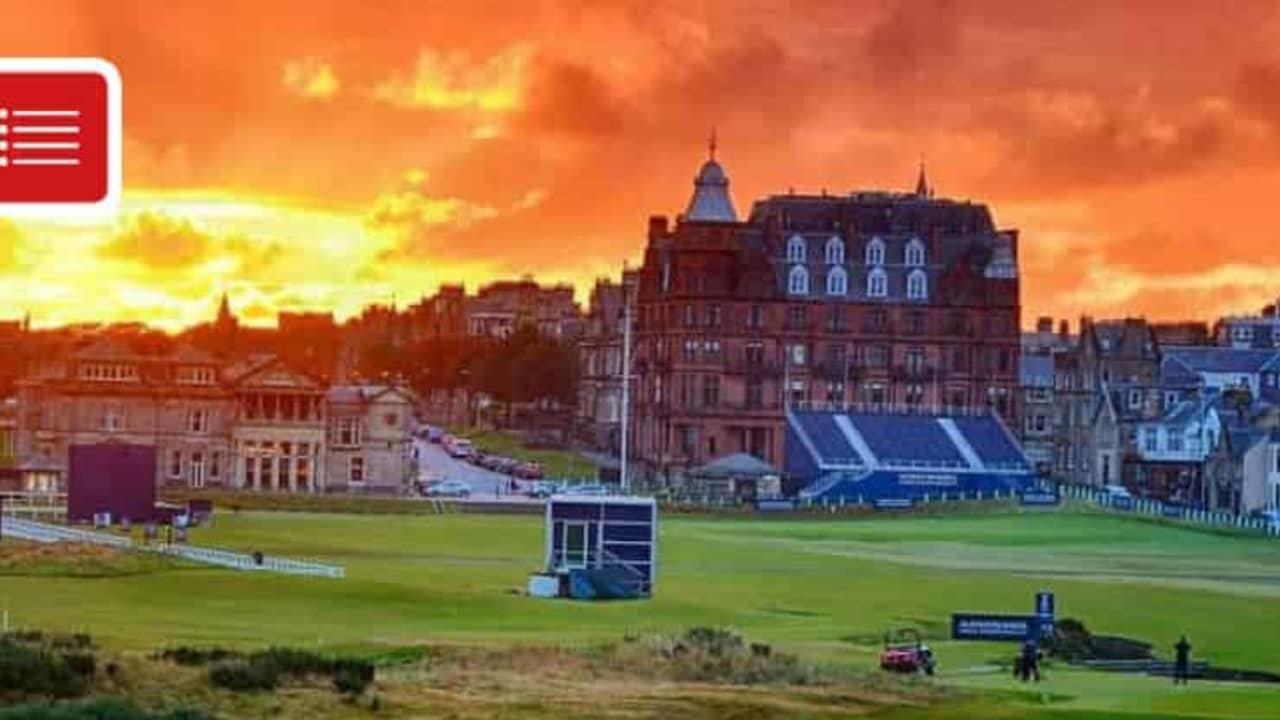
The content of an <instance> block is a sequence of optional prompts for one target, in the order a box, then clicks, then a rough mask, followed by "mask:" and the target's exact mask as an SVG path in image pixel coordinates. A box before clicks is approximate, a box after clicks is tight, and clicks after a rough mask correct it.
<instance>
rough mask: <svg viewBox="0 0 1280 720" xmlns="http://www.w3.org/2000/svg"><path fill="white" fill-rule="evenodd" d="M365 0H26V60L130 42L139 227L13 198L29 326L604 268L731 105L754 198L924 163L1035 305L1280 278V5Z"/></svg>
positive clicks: (1227, 303)
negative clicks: (972, 210) (1277, 216)
mask: <svg viewBox="0 0 1280 720" xmlns="http://www.w3.org/2000/svg"><path fill="white" fill-rule="evenodd" d="M364 4H365V5H374V6H376V7H377V9H368V8H363V9H362V8H360V7H359V6H358V4H357V3H355V2H350V3H342V4H337V3H334V4H328V5H326V4H325V3H322V2H317V1H316V0H312V1H310V2H299V3H286V2H264V3H258V2H230V1H224V2H217V3H187V2H183V3H176V2H135V3H127V2H95V1H93V0H85V1H84V2H59V1H57V0H42V1H40V2H29V3H9V2H4V1H3V0H0V17H2V18H4V22H3V23H0V52H3V53H4V54H6V55H15V56H16V55H99V56H102V57H106V58H109V59H110V60H112V61H114V62H115V63H116V65H117V66H118V67H119V69H120V71H121V74H122V76H123V79H124V92H125V127H124V130H125V135H126V138H127V142H126V147H125V188H126V191H125V199H124V202H123V204H122V207H121V210H120V213H119V214H118V215H117V216H116V217H115V218H111V219H108V220H103V221H98V222H89V223H85V222H80V223H77V224H70V223H54V222H36V221H29V220H23V221H14V222H9V221H5V220H3V219H0V315H5V316H10V317H16V316H19V315H21V314H23V313H24V312H28V311H29V312H30V313H31V315H32V318H33V320H34V321H35V322H36V323H37V324H51V323H55V322H64V321H73V320H88V319H141V320H147V321H149V322H154V323H156V324H160V325H163V326H165V327H171V328H172V327H178V326H181V325H185V324H188V323H191V322H195V321H198V320H201V319H204V318H207V317H208V316H210V315H211V313H212V312H213V308H214V302H215V300H214V299H215V297H216V295H217V294H218V293H220V292H221V291H222V290H223V289H227V290H229V291H230V292H231V294H232V298H233V301H234V303H235V304H236V306H237V307H238V309H239V310H240V311H241V312H243V313H244V314H246V315H247V316H248V318H249V319H250V321H253V322H266V321H269V320H270V319H271V318H272V317H273V315H274V312H275V310H276V309H278V308H332V309H334V310H336V311H337V312H338V314H339V315H340V316H346V315H349V314H351V313H353V312H356V311H358V309H359V307H360V306H362V305H364V304H366V303H368V302H373V301H386V300H388V299H390V298H391V297H393V296H394V297H396V298H398V299H399V300H400V301H402V302H405V301H410V300H412V299H416V298H417V297H418V296H419V295H421V294H422V293H424V292H430V291H431V290H432V289H433V288H434V287H435V285H436V284H438V283H440V282H442V281H450V280H465V281H467V282H468V283H469V284H470V285H474V284H475V283H477V282H479V281H483V280H485V279H488V278H493V277H498V276H506V275H515V274H521V273H525V272H532V273H536V274H537V275H538V276H539V277H542V278H545V279H547V280H569V281H573V282H576V283H578V284H579V286H580V288H585V287H586V286H587V285H588V284H589V283H590V282H591V281H592V279H594V278H595V277H596V276H597V275H600V274H604V273H609V274H613V273H616V271H617V270H618V268H619V267H620V265H621V263H622V261H623V260H625V259H630V260H632V261H635V260H637V259H638V258H639V256H640V252H641V250H642V248H643V244H644V231H645V227H646V218H647V216H648V215H649V214H651V213H669V214H673V213H675V212H678V211H679V210H681V209H683V206H684V203H685V202H686V200H687V197H688V194H689V191H690V183H691V179H692V176H693V174H694V172H695V171H696V169H697V166H698V164H699V163H700V162H701V160H702V157H703V153H704V143H705V140H704V138H705V137H706V135H707V132H708V129H709V127H710V126H711V125H713V124H714V125H716V126H717V127H718V130H719V136H720V148H721V150H720V157H721V159H722V160H723V161H724V164H725V166H726V168H727V170H728V171H729V173H730V176H731V178H732V182H733V185H732V191H733V194H734V198H735V201H736V203H737V206H738V208H739V210H740V212H745V211H746V210H747V209H748V208H749V206H750V201H751V200H752V199H753V198H755V197H758V196H760V195H763V194H766V193H769V192H781V191H785V190H786V189H787V188H788V187H795V188H796V189H797V190H818V189H820V188H826V189H828V190H830V191H832V192H839V191H845V190H849V189H853V188H863V187H890V188H901V189H906V188H907V187H909V186H910V185H911V183H912V181H913V179H914V172H915V164H916V162H917V159H918V158H919V157H920V155H921V154H923V155H924V156H925V157H926V158H927V159H928V164H929V172H930V176H931V180H932V181H933V183H934V184H935V185H936V187H937V189H938V192H939V194H942V195H947V196H952V197H969V198H973V199H978V200H983V201H986V202H988V203H989V204H990V205H991V207H992V209H993V211H994V213H995V215H996V218H997V221H998V223H999V224H1000V225H1002V226H1006V227H1018V228H1020V229H1021V231H1022V246H1021V252H1022V267H1023V275H1024V284H1023V303H1024V306H1025V308H1026V310H1025V313H1024V321H1025V322H1026V323H1028V324H1029V323H1031V322H1032V321H1033V320H1032V319H1033V318H1034V316H1035V315H1037V314H1042V313H1051V314H1054V315H1059V316H1061V315H1067V316H1071V317H1073V318H1074V317H1076V316H1077V315H1079V314H1080V313H1082V312H1090V313H1093V314H1095V315H1099V316H1108V315H1117V314H1124V313H1146V314H1149V315H1151V316H1154V317H1159V318H1180V317H1196V318H1211V317H1213V316H1215V315H1217V314H1219V313H1222V312H1246V311H1248V312H1253V311H1256V310H1257V309H1258V308H1259V307H1260V306H1261V305H1262V304H1264V303H1265V302H1267V301H1269V300H1271V299H1274V297H1275V296H1276V295H1277V294H1280V253H1277V252H1276V248H1277V247H1278V243H1277V241H1276V232H1277V231H1276V227H1275V225H1276V223H1275V221H1274V220H1273V216H1272V214H1271V213H1272V210H1273V208H1274V207H1275V206H1276V204H1277V203H1276V200H1275V197H1274V196H1275V194H1276V191H1277V190H1278V189H1280V162H1278V161H1280V12H1278V11H1277V10H1276V9H1275V7H1274V3H1271V2H1257V3H1247V2H1233V3H1230V4H1229V6H1224V5H1222V4H1220V3H1202V2H1173V1H1172V0H1165V1H1161V2H1147V1H1145V0H1139V1H1135V2H1125V3H1114V2H1096V3H1085V2H1074V1H1073V2H1067V1H1065V0H1064V1H1059V2H1039V3H1027V2H1024V1H1023V0H983V1H980V2H979V1H974V2H962V1H960V0H955V1H951V2H949V1H947V0H903V1H902V2H859V1H855V0H846V1H845V2H838V3H832V2H788V3H779V2H775V1H772V0H769V1H763V2H757V1H755V0H733V1H732V2H730V1H723V2H721V1H711V0H703V1H701V2H699V1H698V0H683V1H672V2H666V1H665V0H657V1H654V0H643V1H642V0H636V1H634V2H632V1H620V2H607V1H601V2H590V3H585V2H576V1H574V0H565V1H563V2H550V1H548V2H538V1H536V0H531V1H526V2H521V3H510V2H491V3H490V2H465V3H464V2H457V3H450V2H417V1H415V2H405V3H394V2H377V3H364ZM259 5H265V6H268V9H265V10H264V9H261V8H260V7H259ZM1179 6H1181V7H1179Z"/></svg>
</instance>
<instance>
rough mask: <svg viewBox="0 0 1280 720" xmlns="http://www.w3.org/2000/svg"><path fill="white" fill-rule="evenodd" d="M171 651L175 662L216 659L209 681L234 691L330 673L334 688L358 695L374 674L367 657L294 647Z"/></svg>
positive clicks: (258, 689) (257, 689) (272, 686)
mask: <svg viewBox="0 0 1280 720" xmlns="http://www.w3.org/2000/svg"><path fill="white" fill-rule="evenodd" d="M172 655H173V660H174V662H182V660H179V659H178V658H179V657H181V658H182V659H184V660H186V661H187V662H188V663H190V664H201V662H199V661H203V662H205V663H207V662H210V661H212V662H214V665H213V667H211V668H210V669H209V682H210V683H212V684H213V685H214V686H216V687H221V688H225V689H227V690H232V691H235V692H265V691H269V690H274V689H276V688H277V687H279V685H280V683H281V681H282V680H284V679H286V678H292V679H295V680H305V679H307V678H312V677H325V676H328V677H329V679H330V681H331V682H332V684H333V687H334V690H336V691H337V692H340V693H343V694H344V695H350V696H358V695H361V694H363V693H364V691H365V690H366V689H368V687H369V686H370V685H372V684H373V680H374V676H375V670H374V666H373V663H372V662H370V661H368V660H364V659H361V658H350V657H339V658H330V657H325V656H323V655H318V654H316V653H313V652H310V651H307V650H298V649H295V648H282V647H272V648H267V649H266V650H261V651H258V652H255V653H252V654H250V655H248V656H241V655H238V654H234V653H230V652H229V651H226V652H221V653H219V652H215V651H203V650H196V649H192V648H185V649H182V648H175V649H174V651H173V653H172ZM215 658H216V659H215Z"/></svg>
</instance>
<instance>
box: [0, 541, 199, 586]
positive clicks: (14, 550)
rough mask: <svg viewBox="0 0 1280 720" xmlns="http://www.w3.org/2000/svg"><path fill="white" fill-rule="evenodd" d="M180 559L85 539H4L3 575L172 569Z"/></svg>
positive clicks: (105, 573) (0, 545)
mask: <svg viewBox="0 0 1280 720" xmlns="http://www.w3.org/2000/svg"><path fill="white" fill-rule="evenodd" d="M178 564H179V563H177V561H175V560H173V559H172V558H168V557H165V556H163V555H156V554H152V553H137V552H126V551H122V550H119V549H116V548H108V547H103V546H101V545H88V544H84V543H70V542H63V543H34V542H18V541H13V540H5V541H4V542H3V543H0V576H6V575H8V576H30V577H73V578H95V577H121V576H127V575H141V574H145V573H153V572H159V571H161V570H168V569H172V568H173V567H175V566H176V565H178Z"/></svg>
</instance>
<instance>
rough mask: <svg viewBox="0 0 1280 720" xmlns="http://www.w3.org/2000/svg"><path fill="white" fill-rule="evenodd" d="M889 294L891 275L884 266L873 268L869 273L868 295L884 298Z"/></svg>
mask: <svg viewBox="0 0 1280 720" xmlns="http://www.w3.org/2000/svg"><path fill="white" fill-rule="evenodd" d="M888 294H889V276H888V275H886V274H885V272H884V269H883V268H872V269H871V272H869V273H867V297H873V298H882V297H884V296H886V295H888Z"/></svg>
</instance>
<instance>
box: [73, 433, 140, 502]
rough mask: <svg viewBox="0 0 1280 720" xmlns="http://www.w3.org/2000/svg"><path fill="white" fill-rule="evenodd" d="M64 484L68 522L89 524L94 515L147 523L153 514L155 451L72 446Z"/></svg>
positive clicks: (114, 445)
mask: <svg viewBox="0 0 1280 720" xmlns="http://www.w3.org/2000/svg"><path fill="white" fill-rule="evenodd" d="M69 450H70V453H69V454H70V467H69V470H68V473H67V475H68V482H67V520H68V521H69V522H88V521H91V520H93V516H94V514H95V513H100V512H109V513H111V519H112V522H115V521H118V520H120V519H122V518H128V519H130V520H133V521H141V520H148V519H150V518H151V517H152V516H153V515H155V511H156V482H155V478H156V449H155V446H153V445H131V444H127V443H99V444H96V445H72V446H71V447H70V448H69Z"/></svg>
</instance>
